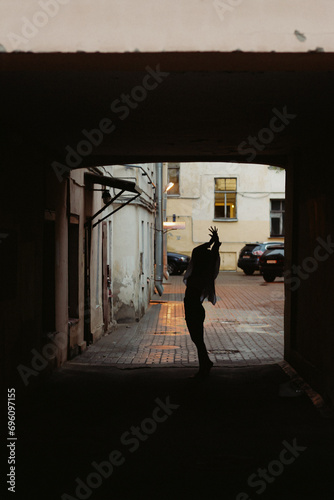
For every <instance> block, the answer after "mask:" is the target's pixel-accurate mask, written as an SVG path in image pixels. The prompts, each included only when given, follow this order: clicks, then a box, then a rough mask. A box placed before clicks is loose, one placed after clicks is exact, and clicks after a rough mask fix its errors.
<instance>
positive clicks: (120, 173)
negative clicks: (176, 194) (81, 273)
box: [108, 164, 155, 322]
mask: <svg viewBox="0 0 334 500" xmlns="http://www.w3.org/2000/svg"><path fill="white" fill-rule="evenodd" d="M143 169H144V172H147V173H148V176H145V175H142V174H143V170H141V169H140V168H126V167H122V166H114V167H112V168H111V167H108V170H110V171H111V172H112V175H114V176H115V177H120V178H123V179H125V180H129V181H134V182H136V184H137V185H138V186H139V187H140V188H141V189H143V191H144V193H143V194H142V195H141V197H140V201H138V200H136V201H134V202H132V203H131V204H130V205H128V206H125V207H123V208H122V209H120V210H119V211H118V212H117V213H115V214H114V215H112V220H113V239H112V246H113V248H112V252H113V271H112V275H113V281H112V286H113V317H114V319H115V320H116V321H117V322H127V321H130V322H131V321H135V320H138V319H139V318H140V317H141V316H142V315H143V314H144V313H145V311H146V310H147V307H148V303H149V300H150V297H151V295H152V294H153V292H154V255H153V249H154V212H153V210H152V208H153V205H152V203H153V200H154V191H155V190H154V188H153V184H149V183H148V181H149V177H150V178H151V179H152V181H153V183H154V182H155V170H154V165H153V164H147V165H143ZM124 194H126V196H127V197H131V196H133V194H132V193H124ZM144 203H146V205H145V204H144ZM118 206H119V204H118V203H115V204H114V205H113V208H114V209H115V208H117V207H118ZM141 254H142V256H141Z"/></svg>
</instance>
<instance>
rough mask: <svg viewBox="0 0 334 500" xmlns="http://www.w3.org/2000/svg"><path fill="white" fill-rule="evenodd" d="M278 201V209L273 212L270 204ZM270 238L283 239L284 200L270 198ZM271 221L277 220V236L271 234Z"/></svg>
mask: <svg viewBox="0 0 334 500" xmlns="http://www.w3.org/2000/svg"><path fill="white" fill-rule="evenodd" d="M273 201H279V202H280V209H279V210H273V209H272V202H273ZM282 202H284V208H282ZM269 217H270V237H271V238H284V236H285V198H270V214H269ZM273 219H279V234H276V233H274V232H273V224H272V220H273Z"/></svg>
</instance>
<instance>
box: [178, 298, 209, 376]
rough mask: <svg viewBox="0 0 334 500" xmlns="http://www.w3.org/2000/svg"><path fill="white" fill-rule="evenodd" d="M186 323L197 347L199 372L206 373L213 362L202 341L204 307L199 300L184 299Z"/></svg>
mask: <svg viewBox="0 0 334 500" xmlns="http://www.w3.org/2000/svg"><path fill="white" fill-rule="evenodd" d="M184 307H185V317H186V323H187V327H188V330H189V334H190V337H191V340H192V341H193V342H194V344H195V345H196V348H197V353H198V360H199V366H200V373H201V374H202V373H203V374H204V373H208V372H209V370H210V369H211V367H212V365H213V363H212V361H211V360H210V358H209V356H208V352H207V350H206V346H205V343H204V326H203V324H204V319H205V309H204V307H203V305H202V304H201V302H200V301H196V303H195V302H193V301H189V300H187V299H185V300H184Z"/></svg>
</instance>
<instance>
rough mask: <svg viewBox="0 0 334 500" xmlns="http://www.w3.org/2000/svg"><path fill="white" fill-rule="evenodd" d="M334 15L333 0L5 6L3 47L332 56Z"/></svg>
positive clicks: (20, 0)
mask: <svg viewBox="0 0 334 500" xmlns="http://www.w3.org/2000/svg"><path fill="white" fill-rule="evenodd" d="M333 17H334V1H333V0H319V1H317V2H315V1H314V0H169V1H166V0H94V2H93V1H91V0H2V1H1V3H0V44H2V45H3V47H4V48H5V50H7V52H11V51H13V50H22V51H33V52H54V51H62V52H76V51H78V50H80V51H86V52H96V51H99V52H125V51H130V52H133V51H140V52H161V51H233V50H242V51H257V52H270V51H277V52H307V51H309V50H315V49H317V48H322V49H324V50H325V51H326V52H331V51H333V50H334V30H333V22H332V20H333ZM295 32H296V33H295Z"/></svg>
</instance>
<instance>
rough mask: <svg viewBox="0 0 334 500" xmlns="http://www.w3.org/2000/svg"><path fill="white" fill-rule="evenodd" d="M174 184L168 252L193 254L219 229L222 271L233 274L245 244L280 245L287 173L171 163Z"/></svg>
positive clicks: (260, 167) (169, 203) (273, 169)
mask: <svg viewBox="0 0 334 500" xmlns="http://www.w3.org/2000/svg"><path fill="white" fill-rule="evenodd" d="M168 180H169V181H171V182H174V186H173V187H172V189H170V190H169V191H168V197H167V221H173V220H174V221H175V222H179V223H180V222H183V223H184V224H185V229H175V230H169V231H168V233H167V249H168V250H169V251H171V252H179V253H184V254H187V255H191V252H192V249H193V248H194V247H195V246H197V245H199V244H201V243H203V242H204V241H207V239H208V228H209V227H210V226H217V228H218V231H219V237H220V240H221V242H222V245H221V247H220V255H221V269H222V270H226V271H235V270H237V261H238V254H239V251H240V250H241V248H242V247H243V246H244V244H245V243H249V242H256V241H258V242H262V241H271V240H272V241H284V223H285V218H284V214H285V170H284V169H279V168H276V167H270V166H269V167H268V166H267V165H242V164H236V163H218V162H217V163H169V164H168Z"/></svg>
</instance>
